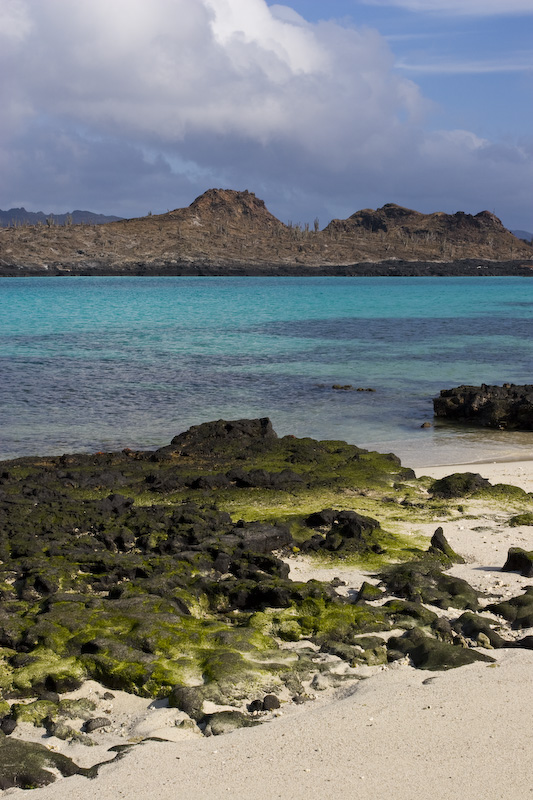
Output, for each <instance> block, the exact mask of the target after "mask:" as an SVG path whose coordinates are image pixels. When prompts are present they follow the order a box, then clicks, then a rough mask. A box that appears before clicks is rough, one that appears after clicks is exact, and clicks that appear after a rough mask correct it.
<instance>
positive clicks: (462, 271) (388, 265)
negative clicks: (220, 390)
mask: <svg viewBox="0 0 533 800" xmlns="http://www.w3.org/2000/svg"><path fill="white" fill-rule="evenodd" d="M58 276H66V277H113V276H114V277H127V276H131V277H273V278H289V277H294V278H310V277H351V278H358V277H361V278H368V277H376V278H377V277H399V278H404V277H435V278H443V277H446V278H449V277H513V276H514V277H521V278H530V277H532V278H533V260H531V261H524V259H520V260H516V261H515V260H513V261H487V260H481V259H479V260H478V259H462V260H460V261H442V262H440V261H403V260H389V261H380V262H370V261H365V262H359V263H355V264H345V265H339V266H334V265H323V266H316V267H315V266H307V265H303V264H280V263H277V264H265V263H261V264H250V263H240V262H233V263H228V264H209V263H201V262H151V263H143V262H138V263H133V264H127V265H117V266H112V265H104V264H96V263H94V262H93V263H90V264H88V263H85V264H84V263H79V264H75V265H73V266H67V265H65V264H57V263H56V264H48V265H46V266H37V265H28V266H24V267H21V266H14V265H6V264H0V278H35V277H39V278H42V277H58Z"/></svg>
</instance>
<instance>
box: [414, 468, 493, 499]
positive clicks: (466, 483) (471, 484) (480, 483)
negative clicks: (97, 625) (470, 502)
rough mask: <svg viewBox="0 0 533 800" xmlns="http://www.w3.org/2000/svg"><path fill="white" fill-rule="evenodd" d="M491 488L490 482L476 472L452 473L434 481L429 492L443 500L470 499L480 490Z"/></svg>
mask: <svg viewBox="0 0 533 800" xmlns="http://www.w3.org/2000/svg"><path fill="white" fill-rule="evenodd" d="M486 488H491V484H490V482H489V481H488V480H487V479H486V478H482V477H481V475H480V474H479V473H477V472H454V473H453V474H452V475H447V476H446V477H444V478H439V479H438V480H436V481H434V482H433V483H432V484H431V486H430V488H429V491H430V493H431V494H432V495H433V496H434V497H442V498H445V499H450V498H455V497H470V496H471V495H473V494H474V492H478V491H479V490H480V489H486Z"/></svg>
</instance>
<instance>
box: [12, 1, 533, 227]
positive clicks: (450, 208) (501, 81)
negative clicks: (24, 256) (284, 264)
mask: <svg viewBox="0 0 533 800" xmlns="http://www.w3.org/2000/svg"><path fill="white" fill-rule="evenodd" d="M532 31H533V2H532V1H531V0H366V1H364V0H329V1H328V2H325V0H289V1H288V2H286V3H284V4H279V3H273V2H270V0H269V1H268V2H266V0H76V2H75V3H73V2H72V0H46V2H43V1H42V0H0V65H1V69H2V74H4V75H9V80H4V81H3V82H2V85H1V86H0V107H1V108H2V117H1V119H0V169H1V174H2V182H1V185H0V208H3V209H7V208H10V207H14V206H24V207H26V208H27V209H28V210H43V211H45V212H50V211H52V212H62V211H66V210H74V209H75V208H86V209H90V210H92V211H97V212H102V213H108V214H118V215H121V216H139V215H143V214H146V213H148V212H149V211H152V212H153V213H158V212H163V211H167V210H169V209H172V208H178V207H182V206H185V205H188V204H189V203H190V202H192V200H193V199H194V198H195V197H196V196H197V195H199V194H201V193H202V192H203V191H205V190H206V189H208V188H211V187H225V188H235V189H249V190H250V191H255V193H256V194H257V195H258V196H259V197H261V198H263V199H264V200H265V202H266V204H267V207H268V208H269V209H270V210H271V211H272V213H274V214H276V216H278V217H279V218H280V219H282V220H284V221H287V220H289V219H291V220H293V221H294V222H297V221H301V222H305V221H312V220H314V219H315V217H319V219H320V222H321V224H327V222H328V221H329V220H330V219H332V218H334V217H347V216H349V215H350V214H352V213H353V212H355V211H357V210H358V209H360V208H368V207H372V208H377V207H379V206H381V205H383V204H385V203H387V202H396V203H399V204H401V205H405V206H408V207H410V208H415V209H417V210H420V211H424V212H431V211H438V210H441V211H446V212H448V213H452V212H455V211H457V210H462V211H466V212H468V213H473V214H475V213H477V212H478V211H481V210H484V209H488V210H489V211H492V212H494V213H496V214H497V215H498V216H499V217H500V218H501V219H502V221H503V222H504V224H505V225H507V226H508V227H510V228H522V229H525V230H533V198H532V189H531V187H532V186H533V130H532V116H533V115H532V112H531V108H532V107H533V102H532V101H533V91H532V85H533V46H532V39H531V34H532Z"/></svg>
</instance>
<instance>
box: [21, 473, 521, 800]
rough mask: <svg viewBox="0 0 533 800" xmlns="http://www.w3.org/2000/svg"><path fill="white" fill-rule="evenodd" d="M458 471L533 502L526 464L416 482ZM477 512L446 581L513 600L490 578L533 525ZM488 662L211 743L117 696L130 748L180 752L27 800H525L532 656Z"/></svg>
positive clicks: (359, 692) (513, 590)
mask: <svg viewBox="0 0 533 800" xmlns="http://www.w3.org/2000/svg"><path fill="white" fill-rule="evenodd" d="M455 471H461V472H466V471H473V472H480V473H481V474H482V475H483V477H487V478H488V479H489V480H491V482H494V483H499V482H505V483H510V484H512V485H516V486H521V487H522V488H524V489H525V490H526V491H532V490H533V459H532V460H531V461H524V460H522V461H515V462H509V461H502V462H492V463H484V464H479V463H477V464H461V465H457V469H455V468H454V467H452V466H435V467H422V468H419V469H417V470H416V474H417V476H419V475H429V476H432V477H435V478H438V477H441V476H442V475H447V474H451V473H452V472H455ZM476 509H477V510H476V514H475V515H471V518H469V519H468V521H466V522H465V520H463V519H461V520H456V521H455V520H454V519H450V521H449V522H447V523H445V524H443V527H444V530H445V535H446V537H447V539H448V541H449V542H450V544H451V546H452V547H453V548H454V550H456V552H459V553H460V554H462V555H463V556H464V557H465V559H466V562H467V563H466V564H465V565H456V566H455V567H453V568H452V570H451V572H452V574H455V575H457V576H461V577H465V578H466V579H467V580H469V581H470V582H471V583H472V585H474V586H475V587H476V588H478V589H482V588H483V589H484V590H485V591H486V592H487V593H491V592H493V591H496V590H497V591H499V592H500V593H501V594H502V595H504V596H508V597H511V596H514V595H516V594H517V593H519V592H520V590H521V589H524V588H525V587H526V586H527V585H528V584H529V583H530V582H531V579H528V578H523V577H521V576H520V575H518V574H516V573H501V566H502V565H503V561H504V558H505V554H506V550H507V548H508V547H509V546H511V545H516V544H518V545H519V546H521V547H523V548H524V549H526V550H533V527H528V526H521V527H518V528H512V529H509V528H508V527H506V526H505V525H504V524H503V521H502V519H501V518H495V517H494V515H493V514H491V513H489V511H488V510H487V508H485V507H484V506H483V503H482V502H481V501H479V502H478V505H477V507H476ZM434 527H435V523H431V524H429V525H428V526H427V528H428V530H427V531H425V532H426V533H428V534H429V535H430V534H431V531H432V529H433V528H434ZM334 570H335V574H337V572H338V568H337V567H335V568H334ZM341 577H342V575H341ZM353 577H354V580H355V579H357V577H358V576H357V575H354V576H353ZM300 579H302V578H301V576H300ZM532 632H533V631H531V630H529V631H528V630H524V631H521V632H520V634H521V635H528V634H531V633H532ZM488 653H489V651H487V654H488ZM490 655H491V656H492V657H494V658H495V659H496V662H495V663H494V664H486V663H476V664H472V665H469V666H465V667H461V668H458V669H452V670H449V671H438V672H427V671H424V670H415V669H413V668H412V667H410V666H409V665H408V664H407V663H404V662H396V663H393V664H391V665H389V666H387V667H376V668H371V669H370V670H369V671H368V673H367V674H366V676H365V677H367V680H361V681H358V682H357V683H355V684H348V685H347V686H345V688H344V689H340V690H331V689H330V690H327V691H325V692H317V693H316V694H317V698H316V699H315V700H314V701H313V702H311V703H305V704H304V705H303V706H296V705H294V704H291V705H290V706H288V707H285V708H284V707H283V706H282V709H281V710H280V712H278V716H277V718H272V719H271V720H270V721H266V722H264V723H263V724H262V725H260V726H258V727H256V728H252V729H246V730H238V731H235V732H233V733H231V734H228V735H225V736H219V737H210V738H204V737H202V736H200V735H198V734H192V733H191V732H190V731H189V732H188V731H180V730H179V729H178V728H176V726H175V723H174V716H175V709H172V710H170V709H164V708H162V707H161V706H159V708H157V707H156V708H155V710H154V709H153V708H150V707H149V701H146V700H141V699H140V698H137V697H133V696H128V695H125V696H124V695H123V693H116V694H118V695H119V697H118V699H117V700H116V701H114V703H115V704H116V709H117V719H124V720H128V724H130V725H131V723H132V721H135V724H136V725H137V728H136V731H137V740H138V739H139V738H143V737H146V738H149V737H167V738H168V737H173V738H174V739H177V741H145V742H144V743H143V744H142V745H141V746H139V747H135V748H134V749H133V750H132V751H131V752H129V753H126V755H125V756H124V758H122V759H121V760H118V761H116V762H114V763H113V764H110V765H107V766H103V767H101V769H100V773H99V776H98V777H97V778H96V780H95V781H93V780H89V779H87V778H84V777H80V776H74V777H71V778H68V779H64V778H60V779H58V780H57V781H56V782H55V783H53V784H51V785H49V786H47V787H44V788H42V789H38V790H36V791H37V792H38V794H37V795H36V797H37V798H38V800H52V798H53V800H72V798H75V800H92V798H93V797H94V795H95V792H97V793H98V797H99V798H100V800H116V799H117V798H121V797H124V798H129V800H144V798H146V797H147V796H150V795H151V794H152V793H155V795H156V796H157V797H158V798H160V800H174V799H175V798H176V796H179V797H180V798H183V800H197V799H198V798H201V797H203V796H205V795H208V794H210V793H212V792H213V789H214V787H216V791H217V794H218V795H221V796H227V797H232V798H237V799H238V800H248V798H250V797H254V798H255V800H273V798H289V797H290V798H291V800H304V798H305V800H315V798H316V800H318V798H320V800H323V798H326V797H327V798H329V797H335V796H344V797H349V798H352V797H353V798H356V797H359V796H364V797H365V798H368V799H369V800H382V799H383V797H388V796H390V797H394V800H426V798H427V797H428V795H429V794H431V796H432V797H434V798H435V800H451V799H452V798H455V797H461V798H462V800H478V798H479V797H480V796H483V797H484V798H486V800H497V799H499V798H515V797H516V798H518V797H520V798H523V797H526V796H528V795H529V794H530V793H531V785H532V777H533V774H532V773H533V767H532V766H531V764H530V759H529V754H530V753H531V748H532V746H533V732H532V731H531V726H530V720H529V716H530V715H529V707H530V703H531V701H532V700H533V681H532V680H531V671H532V668H533V652H532V651H530V650H522V649H520V650H513V649H503V650H497V651H494V650H490ZM154 705H156V706H157V704H154ZM169 712H171V713H169ZM120 715H122V716H120ZM123 741H124V740H123ZM126 741H127V739H126ZM54 746H55V747H57V748H61V749H62V751H63V752H65V753H66V754H68V755H70V756H71V757H73V758H74V760H76V757H79V758H81V757H82V755H83V752H82V751H83V750H85V757H86V758H87V757H88V756H91V760H92V761H93V763H94V760H98V759H97V758H96V753H91V752H90V751H91V750H93V748H81V746H80V745H67V744H65V743H64V742H59V740H58V741H57V742H56V741H55V740H54ZM80 748H81V749H80ZM95 750H96V748H95ZM109 755H113V754H109ZM102 760H103V759H102ZM5 796H6V797H9V798H16V800H19V798H22V797H23V796H24V797H25V798H27V797H28V793H27V791H26V790H21V789H10V790H7V791H5Z"/></svg>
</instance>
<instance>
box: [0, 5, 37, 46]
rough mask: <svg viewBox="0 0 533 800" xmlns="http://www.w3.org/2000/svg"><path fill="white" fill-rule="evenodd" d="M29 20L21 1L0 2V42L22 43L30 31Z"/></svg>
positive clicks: (6, 43)
mask: <svg viewBox="0 0 533 800" xmlns="http://www.w3.org/2000/svg"><path fill="white" fill-rule="evenodd" d="M31 27H32V24H31V19H30V15H29V13H28V10H27V8H26V5H25V3H24V2H23V0H0V42H2V46H4V47H5V46H8V45H9V42H10V41H11V42H15V43H18V42H23V41H24V39H25V38H26V37H27V36H28V34H29V33H30V31H31Z"/></svg>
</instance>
